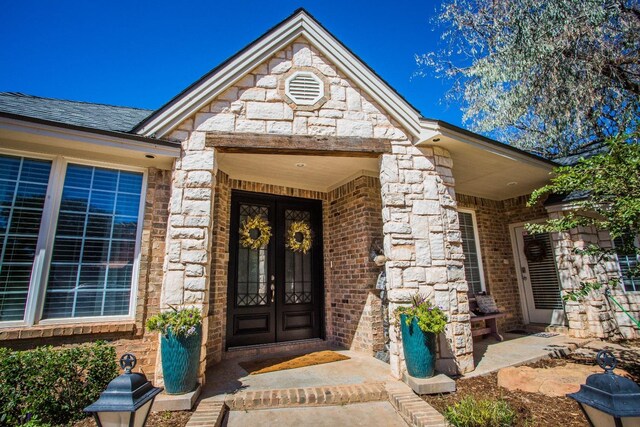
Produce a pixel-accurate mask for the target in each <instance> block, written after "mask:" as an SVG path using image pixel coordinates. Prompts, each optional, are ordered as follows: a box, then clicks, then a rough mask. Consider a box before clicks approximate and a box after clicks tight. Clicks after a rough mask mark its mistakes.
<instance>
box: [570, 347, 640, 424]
mask: <svg viewBox="0 0 640 427" xmlns="http://www.w3.org/2000/svg"><path fill="white" fill-rule="evenodd" d="M596 362H598V365H600V367H601V368H602V369H604V374H593V375H589V378H587V383H586V384H583V385H581V386H580V391H578V392H577V393H571V394H567V397H570V398H572V399H574V400H576V401H577V402H578V403H579V404H580V408H581V409H582V411H583V412H584V414H585V416H586V417H587V419H588V420H589V423H590V424H591V425H592V426H593V427H640V386H638V384H636V383H635V382H633V381H632V380H630V379H629V378H625V377H622V376H620V375H616V374H614V373H613V370H614V369H615V367H616V366H617V365H618V361H617V360H616V358H615V357H614V356H613V354H612V353H611V352H610V351H606V350H601V351H599V352H598V354H597V355H596Z"/></svg>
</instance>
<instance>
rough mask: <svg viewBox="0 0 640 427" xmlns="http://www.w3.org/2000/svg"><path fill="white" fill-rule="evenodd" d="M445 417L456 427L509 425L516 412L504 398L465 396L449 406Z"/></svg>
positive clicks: (500, 426)
mask: <svg viewBox="0 0 640 427" xmlns="http://www.w3.org/2000/svg"><path fill="white" fill-rule="evenodd" d="M444 416H445V418H446V419H447V421H449V422H450V423H451V424H452V425H454V426H455V427H508V426H511V425H513V423H514V422H515V418H516V413H515V411H514V410H513V409H511V406H509V404H508V403H507V402H505V401H504V400H476V399H475V398H473V397H465V398H464V399H462V400H461V401H460V402H458V403H456V404H454V405H453V406H449V407H447V409H446V410H445V413H444Z"/></svg>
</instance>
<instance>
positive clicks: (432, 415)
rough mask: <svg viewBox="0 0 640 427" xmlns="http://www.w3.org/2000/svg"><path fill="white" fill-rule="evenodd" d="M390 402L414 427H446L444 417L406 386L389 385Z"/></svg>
mask: <svg viewBox="0 0 640 427" xmlns="http://www.w3.org/2000/svg"><path fill="white" fill-rule="evenodd" d="M386 389H387V395H388V397H389V402H391V404H392V405H393V407H394V408H395V410H396V411H397V412H398V413H399V414H400V416H401V417H402V418H404V420H405V421H406V422H407V424H409V425H410V426H412V427H446V426H447V422H446V421H445V419H444V416H443V415H442V414H441V413H439V412H438V411H436V410H435V409H434V408H433V406H431V405H429V404H428V403H427V402H425V401H424V400H422V399H421V398H420V396H417V395H416V394H415V393H414V392H413V390H411V389H410V388H409V387H408V386H406V385H405V384H397V383H392V384H387V386H386Z"/></svg>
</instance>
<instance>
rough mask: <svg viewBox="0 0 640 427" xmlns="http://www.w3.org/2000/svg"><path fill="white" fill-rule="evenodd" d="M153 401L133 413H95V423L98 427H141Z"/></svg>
mask: <svg viewBox="0 0 640 427" xmlns="http://www.w3.org/2000/svg"><path fill="white" fill-rule="evenodd" d="M152 403H153V399H151V400H150V401H148V402H147V403H145V404H144V405H142V406H141V407H140V408H138V409H137V410H136V411H135V412H124V411H123V412H97V413H96V414H95V417H96V421H97V422H98V425H99V426H100V427H143V426H144V425H145V423H146V421H147V417H148V416H149V412H150V410H151V404H152Z"/></svg>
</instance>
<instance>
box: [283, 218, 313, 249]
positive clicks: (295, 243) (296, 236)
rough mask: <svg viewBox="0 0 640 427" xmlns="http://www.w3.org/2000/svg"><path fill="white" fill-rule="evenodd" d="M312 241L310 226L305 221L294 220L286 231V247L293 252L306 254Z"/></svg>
mask: <svg viewBox="0 0 640 427" xmlns="http://www.w3.org/2000/svg"><path fill="white" fill-rule="evenodd" d="M312 243H313V241H312V238H311V228H310V227H309V224H307V223H306V222H305V221H294V222H292V223H291V226H290V227H289V231H288V232H287V248H289V249H291V250H292V251H293V252H302V253H303V254H306V253H307V252H308V251H309V249H311V245H312Z"/></svg>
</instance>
